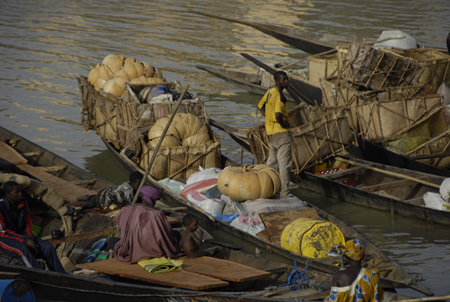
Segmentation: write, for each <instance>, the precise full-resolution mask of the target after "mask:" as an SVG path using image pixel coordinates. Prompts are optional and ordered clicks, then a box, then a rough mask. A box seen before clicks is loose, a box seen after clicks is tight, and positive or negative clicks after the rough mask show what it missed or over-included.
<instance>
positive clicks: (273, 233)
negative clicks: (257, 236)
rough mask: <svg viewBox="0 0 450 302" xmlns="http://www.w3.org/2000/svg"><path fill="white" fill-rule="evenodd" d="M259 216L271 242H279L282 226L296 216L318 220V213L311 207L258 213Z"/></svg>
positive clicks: (296, 217)
mask: <svg viewBox="0 0 450 302" xmlns="http://www.w3.org/2000/svg"><path fill="white" fill-rule="evenodd" d="M259 217H260V218H261V221H262V223H263V224H264V226H265V228H266V230H267V233H268V235H269V239H270V241H271V242H272V243H277V242H280V238H281V234H282V233H283V230H284V228H285V227H286V226H287V225H288V224H289V223H291V222H292V221H294V220H296V219H298V218H309V219H314V220H320V217H319V215H318V214H317V212H316V210H315V209H313V208H308V209H297V210H287V211H276V212H267V213H259Z"/></svg>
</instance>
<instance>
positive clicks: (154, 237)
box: [114, 186, 183, 264]
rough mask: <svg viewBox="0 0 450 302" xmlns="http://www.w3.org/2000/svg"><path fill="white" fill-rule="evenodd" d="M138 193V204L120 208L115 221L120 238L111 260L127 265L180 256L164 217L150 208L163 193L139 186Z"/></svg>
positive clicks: (153, 208) (178, 246)
mask: <svg viewBox="0 0 450 302" xmlns="http://www.w3.org/2000/svg"><path fill="white" fill-rule="evenodd" d="M141 193H142V197H143V199H144V201H143V202H142V203H135V204H133V205H131V206H127V207H124V208H123V209H122V210H121V211H120V212H119V214H118V215H117V216H116V218H115V219H116V222H117V225H118V226H119V228H120V229H121V236H120V240H119V242H117V243H116V244H115V246H114V257H115V258H116V259H117V260H119V261H121V262H124V263H128V264H131V263H137V262H139V261H141V260H145V259H149V258H158V257H166V258H170V259H175V258H178V257H180V256H182V255H183V253H182V252H181V250H180V242H179V239H178V238H177V236H176V235H175V232H174V230H173V229H172V226H171V225H170V223H169V221H168V220H167V217H166V215H165V214H164V213H163V212H162V211H161V210H158V209H155V207H154V206H155V203H156V201H157V200H158V199H160V198H161V197H162V196H163V195H164V193H163V192H161V191H160V190H158V189H156V188H153V187H150V186H144V187H142V189H141Z"/></svg>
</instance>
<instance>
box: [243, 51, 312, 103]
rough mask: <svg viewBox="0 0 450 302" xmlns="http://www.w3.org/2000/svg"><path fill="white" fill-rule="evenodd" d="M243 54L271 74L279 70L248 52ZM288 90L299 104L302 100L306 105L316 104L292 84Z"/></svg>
mask: <svg viewBox="0 0 450 302" xmlns="http://www.w3.org/2000/svg"><path fill="white" fill-rule="evenodd" d="M241 56H243V57H244V58H246V59H247V60H249V61H251V62H253V63H255V64H256V65H258V66H259V67H261V68H263V69H265V70H266V71H267V72H269V73H270V74H271V75H274V74H275V72H277V70H276V69H275V68H272V67H270V66H269V65H267V64H265V63H263V62H261V61H259V60H257V59H255V58H254V57H252V56H250V55H248V54H246V53H241ZM286 90H287V92H288V93H289V94H290V95H291V97H292V98H293V99H294V101H295V102H296V103H297V104H300V102H303V103H305V104H306V105H314V102H313V101H311V100H310V99H308V98H307V97H305V96H304V95H303V94H302V93H301V92H300V91H298V89H296V88H295V87H293V86H292V85H290V84H289V86H288V88H286Z"/></svg>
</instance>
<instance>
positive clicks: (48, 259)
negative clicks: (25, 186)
mask: <svg viewBox="0 0 450 302" xmlns="http://www.w3.org/2000/svg"><path fill="white" fill-rule="evenodd" d="M2 189H3V192H4V193H5V197H3V198H2V199H0V251H2V252H3V253H5V254H6V255H8V256H9V257H11V258H20V259H21V260H22V262H23V264H24V265H25V266H27V267H32V268H37V269H40V268H41V266H40V264H39V262H38V261H37V260H36V259H43V260H45V263H47V266H48V268H49V270H52V271H55V272H59V273H65V270H64V268H63V266H62V265H61V262H60V261H59V259H58V256H57V255H56V252H55V249H54V248H53V245H51V244H50V243H48V242H47V241H44V240H42V239H41V238H39V237H35V236H34V235H33V233H32V232H31V216H30V211H29V210H28V205H27V203H26V201H25V199H23V198H22V192H21V191H20V185H19V184H18V183H16V182H14V181H7V182H5V183H4V184H3V187H2Z"/></svg>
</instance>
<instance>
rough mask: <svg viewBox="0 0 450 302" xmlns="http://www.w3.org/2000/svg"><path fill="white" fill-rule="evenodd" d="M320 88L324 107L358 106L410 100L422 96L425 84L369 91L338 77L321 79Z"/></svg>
mask: <svg viewBox="0 0 450 302" xmlns="http://www.w3.org/2000/svg"><path fill="white" fill-rule="evenodd" d="M320 87H321V88H322V95H323V99H322V104H323V105H324V106H356V105H361V104H365V103H370V102H384V101H389V100H395V99H398V98H407V99H409V98H413V97H418V96H420V95H421V94H422V93H423V90H424V85H423V84H417V85H411V86H400V87H390V88H383V89H377V90H367V89H361V86H359V85H355V84H352V83H349V82H348V81H347V80H345V79H342V78H338V77H332V78H322V79H320Z"/></svg>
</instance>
